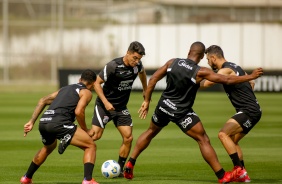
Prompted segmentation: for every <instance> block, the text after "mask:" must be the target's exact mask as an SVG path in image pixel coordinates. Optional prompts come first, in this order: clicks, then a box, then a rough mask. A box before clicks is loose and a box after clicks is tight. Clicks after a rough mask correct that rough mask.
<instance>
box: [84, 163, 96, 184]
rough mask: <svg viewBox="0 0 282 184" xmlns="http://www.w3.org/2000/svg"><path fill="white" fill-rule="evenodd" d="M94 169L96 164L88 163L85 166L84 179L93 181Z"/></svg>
mask: <svg viewBox="0 0 282 184" xmlns="http://www.w3.org/2000/svg"><path fill="white" fill-rule="evenodd" d="M93 169H94V164H92V163H90V162H87V163H85V164H84V179H85V180H87V181H90V180H92V172H93Z"/></svg>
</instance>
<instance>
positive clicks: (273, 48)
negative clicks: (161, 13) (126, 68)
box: [0, 23, 282, 70]
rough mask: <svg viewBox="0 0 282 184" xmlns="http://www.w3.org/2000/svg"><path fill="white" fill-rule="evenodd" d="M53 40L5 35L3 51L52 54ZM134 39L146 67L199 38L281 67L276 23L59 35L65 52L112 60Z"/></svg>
mask: <svg viewBox="0 0 282 184" xmlns="http://www.w3.org/2000/svg"><path fill="white" fill-rule="evenodd" d="M59 40H60V39H58V34H57V33H56V32H52V31H51V30H46V31H42V32H39V33H35V34H33V35H28V36H25V37H13V38H11V39H10V43H9V46H10V48H9V52H10V53H11V54H19V55H23V56H26V55H28V54H30V55H34V53H37V54H42V55H44V54H49V55H50V54H51V55H52V54H54V55H56V54H58V53H59V49H60V45H61V44H60V43H59ZM134 40H137V41H140V42H141V43H142V44H143V45H144V46H145V49H146V56H145V57H144V58H143V59H142V60H143V63H144V65H145V67H146V68H158V67H160V66H161V65H163V64H164V63H165V62H166V61H168V60H169V59H171V58H174V57H182V58H185V57H186V56H187V52H188V50H189V46H190V45H191V44H192V43H193V42H194V41H202V42H203V43H204V44H205V45H206V47H208V46H210V45H212V44H217V45H219V46H221V47H222V48H223V51H224V54H225V58H226V59H227V60H228V61H231V62H235V63H237V64H239V65H241V66H242V67H243V68H245V69H253V68H255V67H264V68H265V69H275V70H282V62H281V61H280V52H281V50H282V25H281V24H255V23H248V24H247V23H244V24H243V23H242V24H238V23H236V24H235V23H234V24H230V23H228V24H171V25H121V26H107V27H105V28H104V29H101V30H99V31H94V30H91V29H77V30H70V31H65V32H64V33H63V39H62V41H63V43H62V47H63V52H64V53H65V54H71V55H75V54H80V53H79V52H80V48H81V47H84V48H88V52H89V55H95V54H97V53H98V54H99V55H102V56H103V58H104V62H105V63H106V62H108V61H110V60H111V59H112V55H111V54H110V53H111V50H114V51H115V52H116V53H117V54H118V55H120V56H122V55H124V54H125V53H126V50H127V48H128V46H129V43H130V42H132V41H134ZM110 41H111V42H112V43H113V46H112V47H110ZM0 42H2V38H0ZM2 51H3V45H2V44H0V52H1V53H2V54H3V52H2ZM29 58H30V57H29ZM29 58H24V57H19V58H17V59H13V61H11V64H13V63H15V62H24V60H25V59H26V60H28V59H29ZM3 61H4V60H3V57H0V65H3ZM93 62H95V61H93ZM200 65H202V66H208V65H207V60H206V59H203V60H202V62H201V63H200Z"/></svg>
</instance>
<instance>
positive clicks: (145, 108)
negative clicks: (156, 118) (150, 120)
mask: <svg viewBox="0 0 282 184" xmlns="http://www.w3.org/2000/svg"><path fill="white" fill-rule="evenodd" d="M149 104H150V102H146V101H144V102H143V103H142V105H141V107H140V109H139V110H138V113H139V117H140V118H141V119H145V118H146V116H147V114H148V111H149Z"/></svg>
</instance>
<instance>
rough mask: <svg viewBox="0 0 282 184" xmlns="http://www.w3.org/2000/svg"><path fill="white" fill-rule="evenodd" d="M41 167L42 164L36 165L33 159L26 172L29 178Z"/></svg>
mask: <svg viewBox="0 0 282 184" xmlns="http://www.w3.org/2000/svg"><path fill="white" fill-rule="evenodd" d="M39 167H40V165H36V164H35V163H34V162H33V161H32V162H31V163H30V165H29V168H28V170H27V172H26V174H25V176H26V177H28V178H29V179H31V178H32V176H33V174H34V173H35V171H36V170H37V169H38V168H39Z"/></svg>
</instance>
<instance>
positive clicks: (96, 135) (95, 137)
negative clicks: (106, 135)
mask: <svg viewBox="0 0 282 184" xmlns="http://www.w3.org/2000/svg"><path fill="white" fill-rule="evenodd" d="M101 137H102V134H100V135H98V134H94V135H93V136H92V140H93V141H97V140H99V139H100V138H101Z"/></svg>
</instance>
